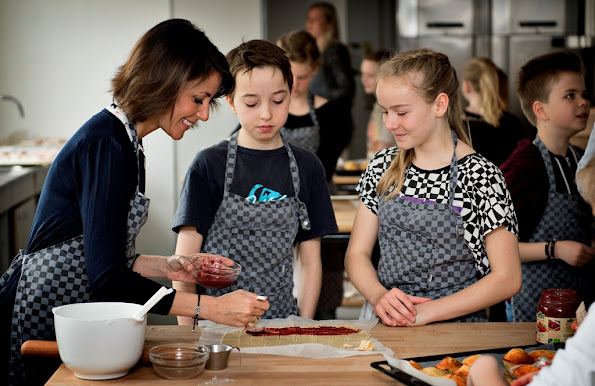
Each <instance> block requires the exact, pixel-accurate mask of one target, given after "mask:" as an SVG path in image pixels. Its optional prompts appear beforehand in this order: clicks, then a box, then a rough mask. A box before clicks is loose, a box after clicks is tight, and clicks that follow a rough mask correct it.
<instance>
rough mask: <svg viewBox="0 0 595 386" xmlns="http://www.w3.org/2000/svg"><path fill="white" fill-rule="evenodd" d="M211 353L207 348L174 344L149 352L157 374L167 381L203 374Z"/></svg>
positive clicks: (156, 347)
mask: <svg viewBox="0 0 595 386" xmlns="http://www.w3.org/2000/svg"><path fill="white" fill-rule="evenodd" d="M209 355H210V351H209V348H208V347H206V346H195V345H192V344H185V343H172V344H163V345H160V346H155V347H153V348H151V349H150V350H149V359H150V360H151V363H152V364H153V368H154V369H155V372H156V373H157V374H158V375H159V376H160V377H162V378H165V379H190V378H194V377H196V376H198V375H200V373H202V372H203V370H204V368H205V365H206V363H207V360H208V359H209Z"/></svg>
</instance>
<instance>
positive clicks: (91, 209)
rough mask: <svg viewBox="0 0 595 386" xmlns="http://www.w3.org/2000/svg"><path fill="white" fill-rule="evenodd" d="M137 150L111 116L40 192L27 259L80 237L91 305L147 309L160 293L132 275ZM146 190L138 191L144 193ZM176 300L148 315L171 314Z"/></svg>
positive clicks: (96, 119) (76, 139) (87, 127)
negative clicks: (130, 218)
mask: <svg viewBox="0 0 595 386" xmlns="http://www.w3.org/2000/svg"><path fill="white" fill-rule="evenodd" d="M139 167H140V170H141V171H143V172H144V162H141V165H139V162H138V161H137V157H136V154H135V151H134V147H133V145H132V143H131V141H130V138H129V137H128V133H127V130H126V128H125V127H124V125H123V124H122V122H120V121H119V120H118V119H117V118H116V117H115V116H114V115H113V114H111V113H110V112H108V111H107V110H105V109H104V110H102V111H101V112H99V113H98V114H97V115H95V116H93V117H92V118H91V119H90V120H89V121H87V122H86V123H85V124H84V125H83V126H82V127H81V128H80V129H79V130H78V131H77V132H76V133H75V134H74V136H73V137H72V138H71V139H70V140H69V141H68V142H67V143H66V145H65V146H64V148H63V149H62V150H61V151H60V153H59V154H58V156H57V157H56V159H55V160H54V162H53V163H52V166H51V167H50V170H49V173H48V176H47V178H46V181H45V184H44V186H43V189H42V192H41V197H40V200H39V204H38V207H37V212H36V213H35V219H34V221H33V226H32V228H31V234H30V236H29V242H28V245H27V248H26V251H25V252H26V253H32V252H36V251H38V250H41V249H43V248H46V247H49V246H52V245H55V244H57V243H60V242H64V241H67V240H69V239H71V238H73V237H77V236H79V235H81V234H82V235H83V240H84V245H85V261H86V267H87V275H88V278H89V285H90V287H91V298H92V299H93V300H96V301H121V302H130V303H138V304H142V303H144V302H146V301H147V300H148V299H149V298H150V297H151V296H152V295H153V294H154V293H155V292H156V291H157V290H158V289H159V288H160V287H161V285H160V284H158V283H157V282H155V281H153V280H150V279H147V278H144V277H142V276H141V275H140V274H138V273H136V272H133V271H132V269H130V268H127V266H126V263H127V258H126V254H125V253H126V234H127V225H126V218H127V215H128V209H129V205H130V199H131V198H133V197H134V195H135V194H136V186H137V183H138V182H140V187H141V188H142V190H144V173H140V175H141V176H142V177H141V178H140V179H141V181H139ZM142 190H141V191H142ZM173 297H174V295H173V294H171V295H168V296H166V297H165V298H164V299H163V300H161V301H160V302H159V303H158V304H157V305H156V306H155V307H153V309H152V310H151V312H155V313H159V314H167V313H168V312H169V310H170V308H171V305H172V303H173Z"/></svg>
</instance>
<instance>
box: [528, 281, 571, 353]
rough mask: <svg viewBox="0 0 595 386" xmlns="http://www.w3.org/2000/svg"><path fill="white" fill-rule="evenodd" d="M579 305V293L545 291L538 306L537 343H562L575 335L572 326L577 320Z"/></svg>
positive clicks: (556, 290)
mask: <svg viewBox="0 0 595 386" xmlns="http://www.w3.org/2000/svg"><path fill="white" fill-rule="evenodd" d="M579 304H580V298H579V294H578V291H575V290H572V289H562V288H551V289H546V290H544V291H543V292H542V293H541V300H540V301H539V303H538V304H537V341H538V342H540V343H560V342H564V341H566V339H567V338H569V337H571V336H572V335H574V331H573V330H572V327H571V325H572V322H574V321H575V320H576V309H577V308H578V307H579Z"/></svg>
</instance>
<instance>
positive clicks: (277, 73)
mask: <svg viewBox="0 0 595 386" xmlns="http://www.w3.org/2000/svg"><path fill="white" fill-rule="evenodd" d="M227 60H228V62H229V64H230V71H231V73H232V75H233V76H234V78H235V88H234V89H233V90H232V92H231V93H230V94H229V97H228V98H227V101H228V103H229V105H230V106H231V109H232V110H233V112H234V113H235V114H236V115H237V116H238V119H239V122H240V129H239V131H237V132H236V133H234V134H233V135H232V136H231V137H230V138H229V139H228V140H224V141H221V142H220V143H218V144H216V145H214V146H212V147H210V148H207V149H205V150H203V151H201V152H200V153H199V154H198V155H197V156H196V158H195V159H194V161H193V162H192V164H191V166H190V169H189V170H188V173H187V174H186V178H185V180H184V187H183V188H182V193H181V198H180V203H179V206H178V210H177V213H176V217H175V219H174V224H173V229H174V231H176V232H179V235H178V242H177V247H176V253H181V252H182V251H187V252H188V253H189V254H192V253H196V252H199V251H219V252H220V254H221V255H223V256H226V257H229V258H231V259H233V260H234V261H236V262H238V263H239V264H240V265H242V273H241V275H240V277H239V278H238V281H237V282H236V283H234V284H233V285H231V286H229V287H227V288H224V289H221V290H214V289H208V290H207V293H208V294H213V295H214V294H218V295H222V294H226V293H229V292H231V291H233V290H236V289H245V290H249V291H252V292H256V293H258V294H261V295H264V296H267V298H268V300H269V302H270V304H271V308H270V309H269V310H268V311H267V312H266V313H265V314H264V316H263V317H265V318H285V317H287V316H289V315H291V314H298V313H299V315H300V316H303V317H306V318H313V317H314V312H315V311H316V305H317V302H318V296H319V293H320V285H321V280H322V279H321V277H322V264H321V257H320V238H321V237H322V236H324V235H326V234H329V233H333V232H336V231H337V230H338V228H337V225H336V222H335V217H334V213H333V209H332V205H331V200H330V195H329V192H328V188H327V184H326V181H325V176H324V169H323V167H322V165H321V163H320V161H319V160H318V158H317V157H316V156H315V155H314V154H312V153H311V152H309V151H307V150H304V149H301V148H299V147H295V146H293V145H290V144H288V143H287V142H286V141H285V140H284V139H283V137H282V136H281V134H280V130H281V128H282V127H283V125H284V124H285V121H286V120H287V115H288V111H289V102H290V90H291V87H292V82H293V75H292V72H291V64H290V62H289V60H288V59H287V56H286V54H285V52H284V51H283V50H282V49H281V48H279V47H277V46H276V45H274V44H272V43H269V42H267V41H264V40H251V41H249V42H246V43H242V44H241V45H240V46H238V47H237V48H235V49H233V50H231V51H230V52H229V53H228V54H227ZM294 247H296V254H297V259H298V260H297V261H298V263H299V264H298V265H297V266H298V267H299V272H298V278H299V282H298V299H297V304H296V300H295V298H294V297H293V295H292V291H293V267H292V263H293V260H294ZM174 287H176V288H184V289H185V290H188V291H196V290H197V288H196V287H195V286H194V285H192V284H189V283H182V282H176V283H175V284H174ZM178 320H179V322H180V323H181V324H186V323H188V324H189V323H191V320H190V319H189V318H179V319H178ZM257 320H258V318H256V317H255V319H254V321H255V322H256V321H257Z"/></svg>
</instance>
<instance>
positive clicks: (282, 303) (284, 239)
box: [202, 133, 310, 318]
mask: <svg viewBox="0 0 595 386" xmlns="http://www.w3.org/2000/svg"><path fill="white" fill-rule="evenodd" d="M281 138H283V137H281ZM283 144H284V145H285V149H286V150H287V154H288V155H289V168H290V171H291V177H292V180H293V188H294V192H295V195H294V197H287V198H286V199H283V200H279V201H268V202H258V201H257V202H255V203H251V202H248V201H246V200H245V199H244V198H243V197H241V196H239V195H237V194H234V193H232V192H230V186H231V182H232V180H233V176H234V171H235V164H236V157H237V148H238V142H237V133H235V134H234V135H232V136H231V138H230V140H229V145H228V152H227V166H226V170H225V186H224V192H223V200H222V202H221V205H220V206H219V209H217V214H216V215H215V219H214V221H213V225H212V226H211V229H210V230H209V232H208V234H207V237H206V239H205V242H204V246H203V250H202V251H203V252H206V253H214V254H218V255H222V256H227V257H229V258H231V259H233V260H234V261H236V262H237V263H239V264H241V265H242V273H241V275H240V277H239V278H238V280H237V281H236V282H235V283H234V284H232V285H231V286H229V287H227V288H223V289H220V290H215V289H207V290H206V293H207V294H208V295H212V296H220V295H223V294H226V293H229V292H232V291H235V290H237V289H245V290H247V291H251V292H255V293H257V294H259V295H264V296H268V300H269V302H270V303H271V308H270V309H269V310H268V311H266V312H265V314H264V315H263V317H264V318H286V317H288V316H289V315H292V314H293V315H296V314H297V304H296V300H295V298H294V297H293V295H292V291H293V268H292V262H293V245H294V240H295V237H296V235H297V232H298V229H299V226H300V225H301V226H302V228H304V229H310V222H309V219H308V212H307V209H306V205H305V204H304V203H302V202H301V201H300V200H299V198H298V193H299V190H300V179H299V172H298V167H297V163H296V161H295V157H294V155H293V152H292V151H291V149H290V148H289V145H288V144H287V142H286V141H285V139H283Z"/></svg>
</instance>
